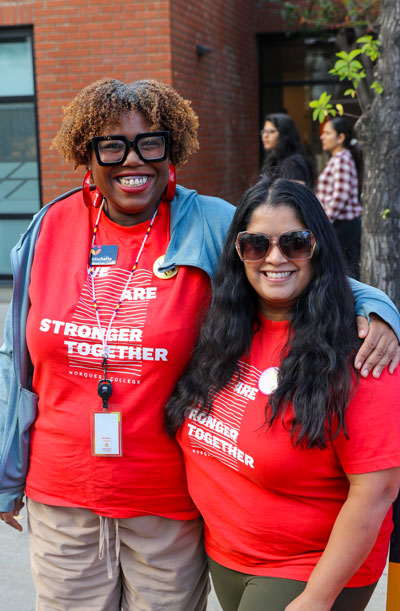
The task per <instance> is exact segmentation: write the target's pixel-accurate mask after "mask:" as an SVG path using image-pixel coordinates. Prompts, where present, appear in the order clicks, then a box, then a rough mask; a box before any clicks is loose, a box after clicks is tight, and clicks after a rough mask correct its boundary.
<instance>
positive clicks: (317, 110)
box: [310, 91, 337, 123]
mask: <svg viewBox="0 0 400 611" xmlns="http://www.w3.org/2000/svg"><path fill="white" fill-rule="evenodd" d="M331 97H332V96H331V95H328V94H327V93H326V91H323V92H322V93H321V95H320V98H319V100H313V101H312V102H310V107H311V108H314V111H313V121H316V120H317V119H318V121H319V122H320V123H323V122H324V121H325V119H326V117H327V116H328V115H331V116H332V117H335V116H336V114H337V111H336V110H335V109H334V108H333V105H332V104H331V103H330V99H331Z"/></svg>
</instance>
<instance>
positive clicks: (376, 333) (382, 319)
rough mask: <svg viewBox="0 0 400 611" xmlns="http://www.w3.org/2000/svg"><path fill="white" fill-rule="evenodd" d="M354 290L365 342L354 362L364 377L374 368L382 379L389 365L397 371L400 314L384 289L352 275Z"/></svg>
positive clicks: (359, 326) (399, 355)
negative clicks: (360, 280) (382, 374)
mask: <svg viewBox="0 0 400 611" xmlns="http://www.w3.org/2000/svg"><path fill="white" fill-rule="evenodd" d="M349 281H350V286H351V288H352V291H353V295H354V301H355V308H356V314H357V316H358V318H357V324H358V334H359V337H360V338H363V339H364V342H363V344H362V346H361V348H360V350H359V351H358V352H357V355H356V358H355V361H354V364H355V367H356V369H359V370H360V371H361V375H362V376H363V377H366V376H368V374H369V372H370V371H371V370H373V375H374V377H377V378H379V376H380V375H381V373H382V371H383V370H384V368H385V367H387V366H389V372H390V373H393V371H394V370H395V369H396V367H397V365H398V364H399V361H400V346H399V339H400V314H399V311H398V309H397V308H396V306H395V305H394V303H393V302H392V301H391V300H390V299H389V297H388V296H387V295H386V294H385V293H384V292H383V291H381V290H379V289H377V288H375V287H372V286H369V285H368V284H363V283H362V282H358V281H357V280H354V278H349Z"/></svg>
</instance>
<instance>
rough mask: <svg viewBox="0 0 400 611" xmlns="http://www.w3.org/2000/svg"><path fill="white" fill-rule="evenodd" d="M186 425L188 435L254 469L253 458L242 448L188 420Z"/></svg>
mask: <svg viewBox="0 0 400 611" xmlns="http://www.w3.org/2000/svg"><path fill="white" fill-rule="evenodd" d="M193 411H197V410H192V412H193ZM189 417H190V415H189ZM187 426H188V429H189V437H194V438H195V439H196V440H197V441H201V442H203V444H205V445H206V446H209V448H215V449H216V450H219V451H222V452H223V453H224V454H228V455H229V456H232V457H233V458H236V459H237V460H238V461H239V462H241V463H243V464H244V465H246V466H247V467H250V468H251V469H254V458H253V457H252V456H249V454H246V452H243V450H241V449H240V448H238V447H237V446H235V445H233V444H232V443H230V442H229V441H226V440H225V439H221V438H220V437H217V436H216V435H212V434H211V433H209V432H208V431H204V430H203V429H202V428H200V427H198V426H196V425H194V424H191V423H190V422H188V423H187Z"/></svg>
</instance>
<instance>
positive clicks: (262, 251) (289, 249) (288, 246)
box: [235, 229, 315, 261]
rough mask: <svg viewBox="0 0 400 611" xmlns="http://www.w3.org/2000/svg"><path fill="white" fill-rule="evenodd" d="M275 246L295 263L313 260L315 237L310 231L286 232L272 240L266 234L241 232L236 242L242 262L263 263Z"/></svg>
mask: <svg viewBox="0 0 400 611" xmlns="http://www.w3.org/2000/svg"><path fill="white" fill-rule="evenodd" d="M274 244H277V246H278V248H279V250H280V251H281V253H282V254H283V256H284V257H286V259H291V260H293V261H299V260H301V259H311V257H312V255H313V252H314V248H315V237H314V236H313V234H312V233H311V231H310V230H309V229H302V230H300V231H286V232H285V233H281V235H279V236H278V237H276V238H271V237H270V236H268V235H266V234H265V233H247V232H246V231H241V232H240V233H238V234H237V237H236V241H235V247H236V250H237V253H238V255H239V257H240V259H241V260H242V261H262V259H265V257H266V256H267V255H268V253H269V251H270V250H271V247H272V246H273V245H274Z"/></svg>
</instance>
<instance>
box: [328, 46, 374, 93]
mask: <svg viewBox="0 0 400 611" xmlns="http://www.w3.org/2000/svg"><path fill="white" fill-rule="evenodd" d="M361 53H362V51H361V49H353V50H352V51H350V53H347V51H340V52H339V53H336V57H339V58H340V59H338V60H337V61H336V62H335V67H334V68H332V70H329V74H335V75H336V76H338V77H339V80H341V81H344V79H347V80H348V81H351V82H352V83H353V86H354V89H357V87H358V84H359V82H360V81H361V79H363V78H365V76H366V74H365V70H364V67H363V65H362V63H361V62H360V61H359V60H358V59H355V58H356V57H357V56H358V55H360V54H361Z"/></svg>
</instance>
